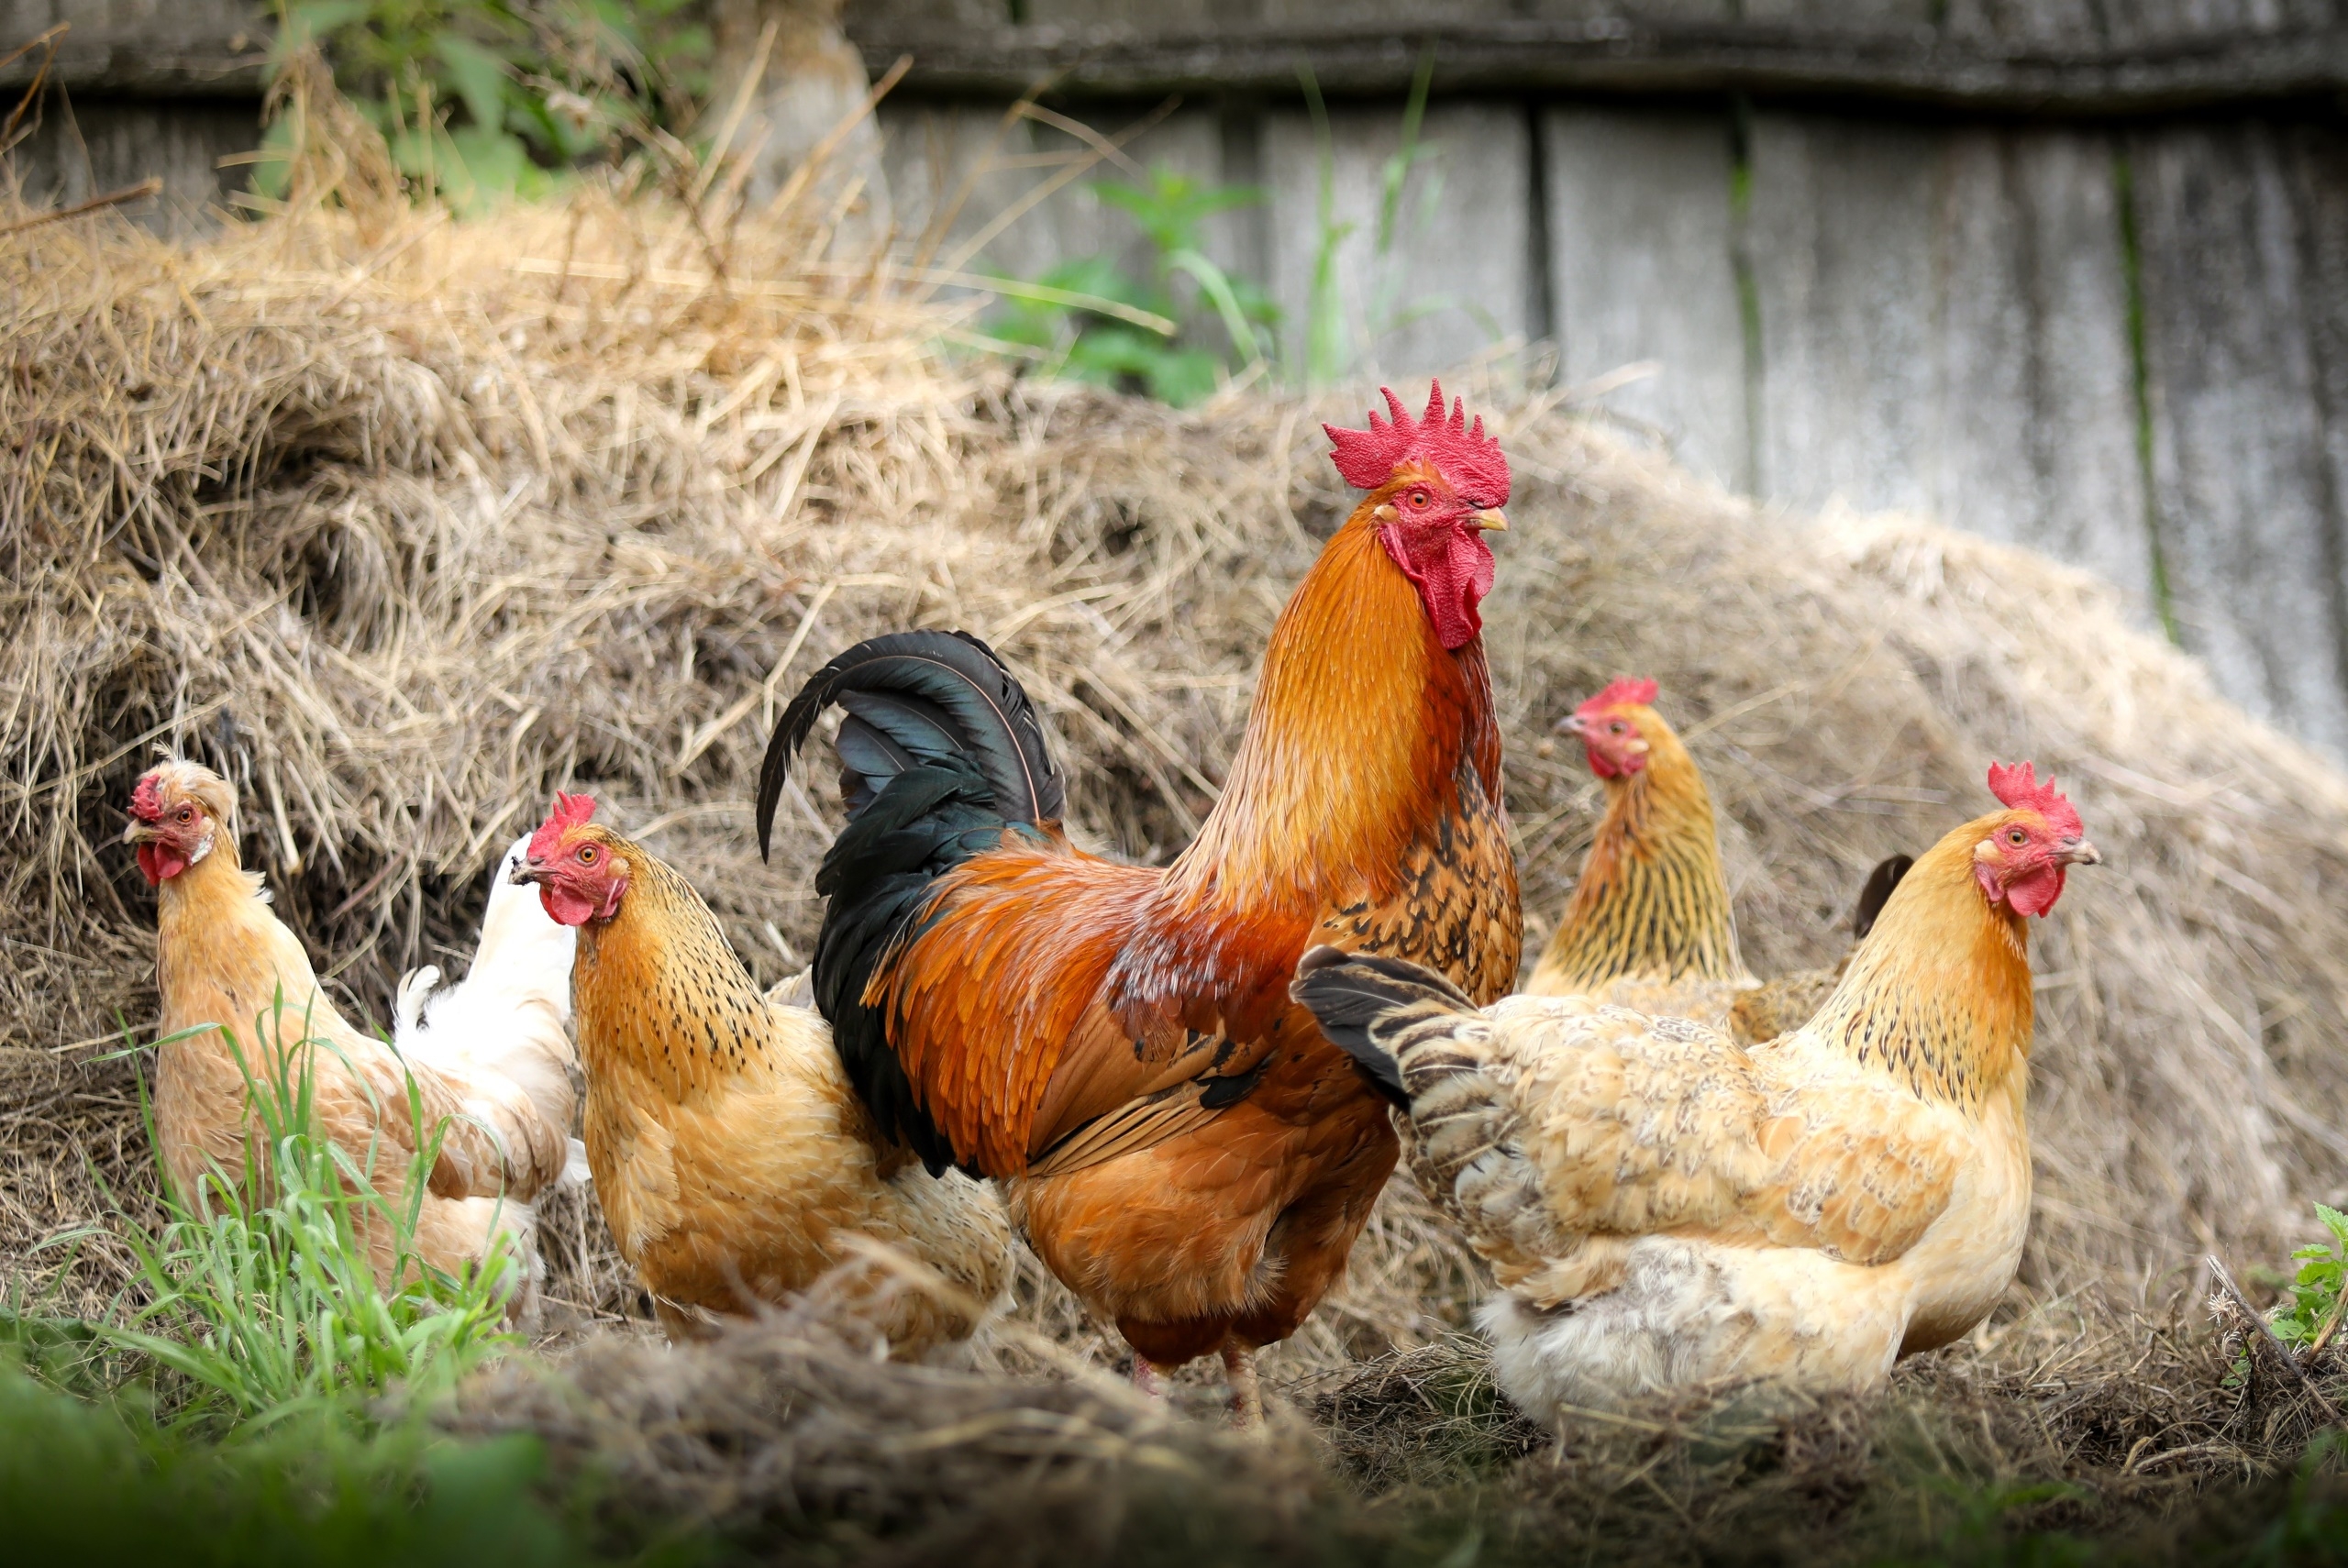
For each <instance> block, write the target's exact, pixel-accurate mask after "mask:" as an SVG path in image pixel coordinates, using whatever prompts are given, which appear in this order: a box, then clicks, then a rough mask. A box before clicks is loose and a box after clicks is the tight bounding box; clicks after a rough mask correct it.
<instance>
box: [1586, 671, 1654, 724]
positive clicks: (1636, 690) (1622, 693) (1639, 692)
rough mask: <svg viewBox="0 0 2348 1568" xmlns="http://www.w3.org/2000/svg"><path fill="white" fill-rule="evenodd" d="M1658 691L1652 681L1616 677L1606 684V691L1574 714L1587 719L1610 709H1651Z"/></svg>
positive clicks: (1624, 676) (1626, 676)
mask: <svg viewBox="0 0 2348 1568" xmlns="http://www.w3.org/2000/svg"><path fill="white" fill-rule="evenodd" d="M1658 690H1661V688H1659V687H1657V686H1656V683H1655V682H1654V681H1652V680H1641V679H1636V678H1634V677H1632V676H1628V675H1623V676H1618V677H1616V678H1615V679H1612V680H1611V681H1609V682H1607V684H1606V690H1603V691H1600V693H1599V694H1598V695H1597V696H1595V697H1592V698H1591V699H1590V700H1589V701H1587V702H1584V703H1583V704H1582V705H1581V706H1580V707H1578V708H1576V709H1575V710H1574V712H1577V713H1579V714H1581V715H1583V716H1584V717H1588V716H1589V715H1590V714H1593V713H1603V712H1606V711H1607V710H1608V709H1610V708H1622V707H1629V706H1637V707H1641V708H1652V707H1654V706H1655V698H1656V691H1658Z"/></svg>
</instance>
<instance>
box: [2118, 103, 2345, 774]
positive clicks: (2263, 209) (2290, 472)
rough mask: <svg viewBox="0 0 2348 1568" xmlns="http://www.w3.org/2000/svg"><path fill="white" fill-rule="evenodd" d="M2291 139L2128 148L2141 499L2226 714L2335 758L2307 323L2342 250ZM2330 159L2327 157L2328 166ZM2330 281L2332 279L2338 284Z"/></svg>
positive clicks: (2337, 659) (2322, 382) (2322, 488)
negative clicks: (2141, 363)
mask: <svg viewBox="0 0 2348 1568" xmlns="http://www.w3.org/2000/svg"><path fill="white" fill-rule="evenodd" d="M2292 150H2293V149H2292V148H2291V146H2290V144H2289V141H2288V139H2287V133H2286V132H2285V131H2283V130H2282V129H2280V128H2278V127H2273V126H2266V125H2259V124H2247V125H2236V126H2189V127H2173V128H2168V129H2163V130H2157V131H2151V132H2147V133H2143V134H2142V135H2139V136H2137V137H2135V138H2132V142H2131V157H2132V162H2133V167H2134V170H2135V193H2136V212H2137V223H2138V231H2139V233H2140V234H2141V236H2142V237H2143V248H2142V254H2143V294H2144V307H2145V349H2146V359H2147V370H2148V376H2149V381H2150V392H2151V406H2152V411H2153V464H2154V496H2155V501H2156V505H2157V510H2158V514H2159V521H2160V525H2161V529H2162V538H2163V542H2164V546H2165V554H2166V558H2167V561H2168V565H2169V580H2170V584H2171V587H2172V591H2173V593H2174V597H2175V602H2176V613H2177V617H2178V619H2179V621H2180V622H2181V623H2182V624H2183V626H2184V629H2185V634H2186V637H2187V643H2188V645H2189V646H2192V647H2194V648H2195V649H2196V650H2197V651H2198V652H2200V653H2201V654H2202V655H2203V656H2204V657H2206V658H2208V660H2209V661H2210V668H2212V670H2213V671H2214V672H2215V673H2216V675H2217V677H2218V680H2219V684H2220V685H2221V686H2222V687H2223V688H2224V689H2225V690H2227V692H2228V693H2229V694H2230V695H2232V697H2233V698H2234V699H2235V700H2236V701H2243V702H2246V703H2248V704H2249V705H2251V706H2252V707H2254V708H2255V709H2258V710H2261V711H2263V712H2266V713H2267V714H2269V715H2271V716H2272V717H2274V718H2276V719H2277V720H2278V721H2280V722H2281V723H2284V724H2286V725H2287V726H2288V727H2290V728H2291V729H2294V730H2296V731H2297V732H2298V733H2299V734H2302V735H2305V736H2307V737H2308V738H2309V739H2311V740H2314V741H2316V742H2318V743H2319V744H2320V745H2328V746H2330V747H2331V749H2333V750H2334V751H2336V752H2341V751H2348V690H2343V687H2342V662H2343V661H2342V644H2341V638H2342V627H2341V623H2340V618H2339V607H2340V601H2341V593H2342V587H2341V583H2340V538H2341V534H2340V530H2341V517H2340V505H2339V500H2338V491H2337V488H2336V484H2337V472H2338V468H2337V463H2338V459H2337V458H2336V457H2335V456H2334V455H2333V454H2331V452H2330V451H2328V450H2327V447H2328V445H2329V444H2331V443H2333V442H2337V441H2340V440H2343V439H2348V426H2334V427H2333V428H2331V429H2327V428H2326V424H2325V417H2324V415H2325V399H2324V396H2323V393H2324V391H2325V388H2326V386H2327V384H2328V383H2329V382H2330V381H2331V380H2332V378H2334V377H2336V376H2337V374H2338V370H2337V369H2336V368H2335V367H2332V366H2330V365H2327V364H2324V363H2322V362H2321V361H2320V359H2319V358H2318V356H2319V352H2320V347H2321V340H2320V335H2319V334H2317V333H2315V332H2312V331H2310V330H2309V328H2310V325H2311V323H2312V322H2313V321H2315V320H2316V319H2318V318H2330V317H2331V316H2333V315H2336V313H2337V311H2338V309H2339V307H2338V306H2337V304H2331V303H2330V302H2320V301H2318V300H2316V299H2313V298H2311V297H2310V295H2311V292H2312V291H2314V290H2315V289H2317V288H2318V287H2319V286H2320V284H2321V283H2322V282H2324V281H2325V271H2327V270H2326V269H2319V270H2317V271H2316V272H2315V273H2314V275H2312V276H2311V275H2310V269H2309V259H2310V257H2311V256H2312V255H2314V254H2316V253H2317V252H2319V251H2320V249H2321V248H2323V242H2324V241H2325V240H2326V239H2327V238H2328V239H2329V243H2330V244H2331V245H2334V246H2336V245H2338V244H2339V243H2340V242H2341V236H2340V235H2339V234H2338V233H2336V232H2335V233H2334V234H2332V235H2331V236H2329V237H2325V236H2321V235H2319V234H2318V233H2316V232H2314V225H2313V224H2312V223H2311V222H2310V218H2311V217H2313V216H2314V215H2312V214H2310V213H2309V212H2307V211H2305V210H2303V208H2302V207H2301V204H2300V203H2299V201H2298V200H2297V199H2296V198H2297V196H2298V191H2296V190H2295V188H2294V187H2295V184H2296V183H2297V182H2295V181H2294V180H2293V178H2292V177H2291V176H2292V174H2293V169H2292V164H2293V162H2294V159H2293V158H2292V156H2291V153H2292ZM2335 157H2336V155H2335ZM2334 276H2336V273H2335V274H2334Z"/></svg>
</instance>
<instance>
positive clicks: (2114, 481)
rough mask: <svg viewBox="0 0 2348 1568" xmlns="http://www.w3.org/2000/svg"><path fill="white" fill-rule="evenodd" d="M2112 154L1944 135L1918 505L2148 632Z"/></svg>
mask: <svg viewBox="0 0 2348 1568" xmlns="http://www.w3.org/2000/svg"><path fill="white" fill-rule="evenodd" d="M2114 167H2115V161H2114V153H2113V148H2112V144H2111V141H2110V138H2108V137H2105V136H2103V135H2100V134H2093V133H2087V134H2083V133H2079V132H2073V131H2042V130H2021V131H2016V130H1991V129H1985V128H1969V129H1967V128H1953V129H1951V130H1949V131H1948V132H1946V133H1945V134H1944V140H1943V142H1942V151H1941V169H1940V175H1939V178H1940V181H1941V193H1940V198H1939V202H1938V211H1937V212H1936V213H1935V214H1934V215H1933V221H1934V225H1935V229H1936V233H1935V237H1934V240H1933V245H1934V249H1935V266H1934V271H1935V274H1936V277H1937V280H1938V282H1939V288H1940V291H1941V292H1940V293H1939V295H1938V297H1937V298H1936V299H1933V300H1920V301H1919V302H1918V308H1919V309H1921V310H1925V311H1929V312H1930V313H1931V316H1932V319H1933V322H1934V324H1935V325H1934V327H1933V338H1932V343H1931V346H1930V348H1929V352H1930V354H1931V357H1932V359H1933V364H1934V367H1935V373H1936V378H1937V386H1936V390H1935V399H1934V405H1933V411H1932V412H1933V433H1932V435H1931V436H1930V437H1929V440H1930V445H1931V447H1932V450H1933V468H1932V471H1931V474H1930V480H1929V485H1928V494H1929V496H1930V498H1931V499H1930V504H1931V507H1932V510H1933V512H1934V513H1937V514H1938V515H1939V516H1940V517H1942V518H1943V519H1944V520H1945V521H1947V522H1950V523H1953V524H1955V525H1960V526H1963V527H1966V528H1970V529H1972V530H1974V531H1975V532H1977V533H1982V534H1987V535H1988V536H1991V537H1992V538H1999V539H2005V540H2008V541H2010V542H2011V543H2015V544H2022V545H2028V546H2031V547H2033V548H2035V549H2040V550H2043V551H2045V552H2047V553H2048V554H2049V555H2053V556H2055V557H2057V558H2061V559H2064V560H2068V561H2071V562H2074V563H2076V564H2077V565H2081V566H2085V567H2088V568H2090V569H2093V570H2095V571H2096V572H2098V573H2099V574H2100V575H2101V576H2103V577H2104V578H2105V579H2107V580H2110V581H2111V582H2112V583H2114V584H2116V585H2117V586H2118V587H2119V588H2120V589H2121V591H2122V592H2123V593H2124V594H2125V595H2126V596H2127V599H2128V601H2129V604H2130V607H2131V609H2132V611H2133V612H2134V613H2135V614H2136V616H2137V617H2138V619H2139V621H2140V622H2141V623H2142V624H2145V625H2148V626H2149V625H2151V624H2154V619H2155V605H2154V585H2153V571H2152V560H2153V551H2152V541H2151V537H2150V535H2149V532H2148V529H2147V524H2146V516H2145V496H2144V482H2143V463H2142V461H2141V459H2140V458H2139V456H2138V451H2137V444H2136V399H2135V372H2134V368H2133V364H2132V359H2131V355H2130V351H2129V338H2128V281H2127V258H2126V253H2125V248H2124V247H2123V245H2122V244H2121V221H2120V210H2119V200H2118V195H2117V193H2116V190H2115V182H2114Z"/></svg>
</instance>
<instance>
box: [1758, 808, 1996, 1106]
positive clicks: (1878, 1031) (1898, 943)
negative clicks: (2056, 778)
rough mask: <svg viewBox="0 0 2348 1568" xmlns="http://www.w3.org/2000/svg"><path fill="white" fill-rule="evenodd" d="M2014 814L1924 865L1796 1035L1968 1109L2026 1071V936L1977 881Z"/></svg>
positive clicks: (1963, 837) (1950, 844) (1971, 830)
mask: <svg viewBox="0 0 2348 1568" xmlns="http://www.w3.org/2000/svg"><path fill="white" fill-rule="evenodd" d="M2009 815H2010V812H1993V813H1991V814H1990V815H1988V816H1986V817H1980V818H1977V819H1976V820H1974V821H1972V822H1969V823H1966V824H1965V825H1964V826H1963V827H1960V828H1958V829H1956V830H1955V832H1953V833H1951V834H1948V835H1947V836H1946V837H1944V838H1943V839H1942V840H1941V841H1940V842H1939V843H1938V844H1936V845H1933V847H1932V848H1931V849H1930V850H1929V851H1927V852H1926V853H1925V855H1924V856H1923V857H1922V859H1920V860H1918V861H1917V862H1916V864H1915V867H1913V868H1912V869H1911V870H1910V871H1909V873H1908V874H1907V876H1906V877H1904V878H1901V879H1900V883H1899V888H1898V889H1897V890H1896V891H1894V892H1893V893H1892V895H1891V900H1890V901H1889V902H1888V903H1887V904H1886V905H1884V909H1883V913H1882V914H1881V915H1880V916H1879V917H1878V918H1877V921H1876V925H1875V930H1874V932H1873V933H1871V934H1870V935H1869V936H1868V938H1867V940H1866V942H1864V943H1862V944H1859V947H1858V949H1857V951H1856V952H1855V953H1854V954H1853V955H1852V956H1851V964H1850V967H1849V968H1848V969H1846V970H1844V975H1843V979H1842V983H1841V984H1840V985H1838V986H1836V987H1835V988H1834V994H1833V996H1831V997H1829V998H1828V999H1826V1003H1825V1005H1824V1006H1823V1007H1822V1008H1820V1009H1819V1010H1818V1016H1817V1017H1815V1018H1813V1019H1812V1020H1811V1021H1810V1022H1809V1023H1808V1024H1807V1025H1806V1026H1804V1027H1803V1028H1802V1029H1801V1030H1800V1032H1799V1033H1800V1034H1802V1035H1809V1036H1811V1037H1813V1038H1815V1039H1817V1040H1819V1041H1821V1042H1822V1043H1827V1044H1829V1045H1831V1046H1833V1047H1834V1048H1836V1049H1839V1050H1842V1051H1844V1052H1847V1053H1848V1054H1849V1055H1851V1056H1852V1057H1853V1058H1854V1059H1855V1060H1857V1061H1859V1062H1861V1063H1863V1064H1868V1065H1873V1066H1880V1067H1882V1068H1883V1069H1885V1070H1887V1071H1888V1072H1889V1073H1891V1075H1892V1076H1893V1077H1897V1078H1899V1080H1900V1081H1901V1082H1903V1083H1905V1084H1906V1085H1908V1087H1909V1088H1911V1089H1912V1090H1913V1091H1914V1092H1915V1093H1916V1094H1918V1095H1919V1096H1921V1097H1922V1098H1923V1099H1931V1100H1937V1101H1939V1102H1941V1103H1944V1104H1948V1105H1955V1106H1959V1107H1963V1108H1966V1109H1968V1110H1969V1109H1973V1108H1976V1107H1978V1106H1979V1105H1980V1104H1981V1102H1982V1100H1983V1099H1984V1098H1985V1097H1986V1096H1988V1094H1989V1093H1990V1092H1991V1091H1992V1090H1993V1089H1995V1088H1999V1087H2000V1086H2002V1085H2004V1084H2006V1083H2007V1082H2008V1081H2009V1080H2010V1077H2011V1075H2012V1074H2013V1073H2015V1072H2016V1071H2017V1070H2020V1069H2023V1068H2026V1067H2027V1066H2028V1064H2029V1060H2030V1034H2031V1026H2032V1001H2031V983H2030V949H2029V945H2028V943H2029V933H2028V930H2027V927H2026V926H2025V924H2024V922H2023V921H2022V918H2021V916H2020V915H2017V914H2015V913H2014V912H2013V911H2010V910H2008V909H2005V908H2002V907H1992V906H1991V905H1990V903H1989V902H1988V900H1986V899H1984V898H1983V897H1982V896H1981V889H1980V888H1979V887H1978V886H1977V884H1976V882H1975V880H1974V875H1973V846H1974V845H1976V844H1977V843H1979V842H1980V841H1981V840H1982V839H1983V838H1985V837H1987V836H1988V835H1989V834H1992V833H1995V832H1996V831H1997V830H1998V828H1999V827H2000V826H2001V825H2003V823H2005V821H2006V819H2007V817H2008V816H2009Z"/></svg>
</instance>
